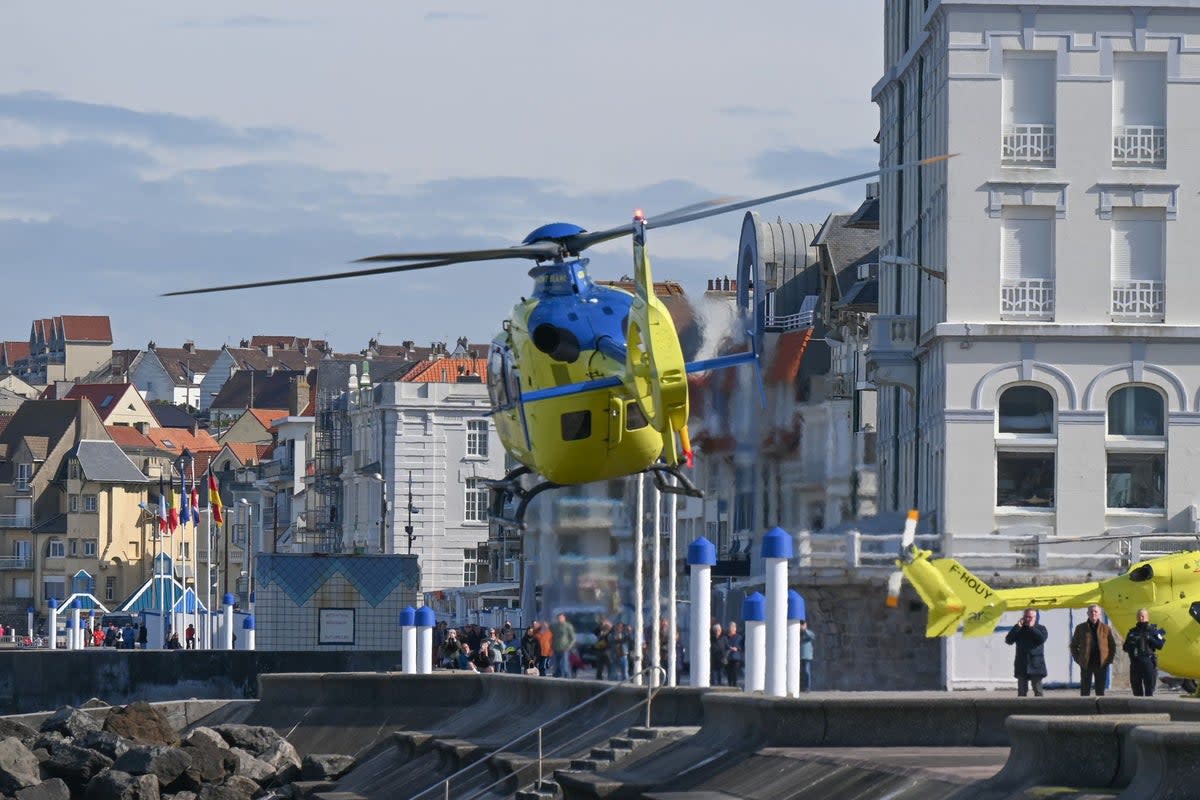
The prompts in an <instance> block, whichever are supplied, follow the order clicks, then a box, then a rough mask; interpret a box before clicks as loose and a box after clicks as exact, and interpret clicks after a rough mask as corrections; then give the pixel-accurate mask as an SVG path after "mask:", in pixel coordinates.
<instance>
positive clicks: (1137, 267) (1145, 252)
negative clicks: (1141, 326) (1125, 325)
mask: <svg viewBox="0 0 1200 800" xmlns="http://www.w3.org/2000/svg"><path fill="white" fill-rule="evenodd" d="M1165 225H1166V216H1165V212H1164V210H1163V209H1161V208H1114V209H1113V219H1112V315H1113V318H1114V319H1117V320H1139V321H1144V322H1161V321H1162V319H1163V304H1164V299H1165V296H1166V292H1165V286H1164V282H1163V273H1164V264H1163V262H1164V257H1163V251H1164V250H1165V247H1164V244H1163V239H1164V237H1165V233H1166V231H1165Z"/></svg>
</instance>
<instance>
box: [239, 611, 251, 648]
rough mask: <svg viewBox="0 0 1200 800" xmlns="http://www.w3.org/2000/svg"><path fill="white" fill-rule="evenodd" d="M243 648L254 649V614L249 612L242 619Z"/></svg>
mask: <svg viewBox="0 0 1200 800" xmlns="http://www.w3.org/2000/svg"><path fill="white" fill-rule="evenodd" d="M239 649H241V650H253V649H254V615H253V614H249V615H247V617H246V618H245V619H244V620H242V646H241V647H240V648H239Z"/></svg>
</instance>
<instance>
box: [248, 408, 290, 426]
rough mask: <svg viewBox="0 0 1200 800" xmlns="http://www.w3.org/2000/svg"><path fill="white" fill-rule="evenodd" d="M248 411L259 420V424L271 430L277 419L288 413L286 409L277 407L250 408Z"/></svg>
mask: <svg viewBox="0 0 1200 800" xmlns="http://www.w3.org/2000/svg"><path fill="white" fill-rule="evenodd" d="M246 413H247V414H250V415H251V416H253V417H254V418H255V419H256V420H258V422H259V424H260V425H262V426H263V427H264V428H266V429H267V430H271V426H273V425H274V424H275V420H277V419H281V418H283V417H286V416H287V415H288V412H287V411H286V410H282V411H281V410H280V409H277V408H248V409H246Z"/></svg>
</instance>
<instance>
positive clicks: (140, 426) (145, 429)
mask: <svg viewBox="0 0 1200 800" xmlns="http://www.w3.org/2000/svg"><path fill="white" fill-rule="evenodd" d="M133 427H135V428H137V432H138V433H140V434H141V435H142V436H145V435H146V434H147V433H149V432H150V423H149V422H135V423H133Z"/></svg>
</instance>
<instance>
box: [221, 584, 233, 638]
mask: <svg viewBox="0 0 1200 800" xmlns="http://www.w3.org/2000/svg"><path fill="white" fill-rule="evenodd" d="M222 599H224V601H225V649H226V650H232V649H233V601H234V597H233V592H226V593H225V597H224V598H222Z"/></svg>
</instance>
